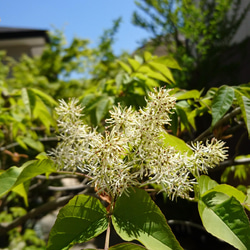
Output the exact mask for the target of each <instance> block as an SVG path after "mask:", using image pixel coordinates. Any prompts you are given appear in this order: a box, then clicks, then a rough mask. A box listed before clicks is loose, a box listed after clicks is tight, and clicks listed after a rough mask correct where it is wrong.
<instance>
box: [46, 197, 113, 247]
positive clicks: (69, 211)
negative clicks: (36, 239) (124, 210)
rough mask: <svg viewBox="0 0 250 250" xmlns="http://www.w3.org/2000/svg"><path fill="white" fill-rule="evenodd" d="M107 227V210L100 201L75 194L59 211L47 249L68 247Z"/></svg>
mask: <svg viewBox="0 0 250 250" xmlns="http://www.w3.org/2000/svg"><path fill="white" fill-rule="evenodd" d="M107 227H108V217H107V212H106V209H105V207H104V206H103V205H102V204H101V202H100V201H99V200H98V199H97V198H95V197H92V196H87V195H77V196H75V197H74V198H73V199H71V200H70V201H69V203H68V204H67V205H66V206H64V207H63V208H62V209H61V210H60V211H59V214H58V216H57V219H56V222H55V224H54V226H53V227H52V229H51V231H50V236H49V241H48V247H47V250H55V249H69V248H70V247H71V246H72V245H73V244H76V243H80V242H86V241H88V240H90V239H92V238H94V237H96V236H97V235H99V234H101V233H102V232H103V231H105V230H106V229H107Z"/></svg>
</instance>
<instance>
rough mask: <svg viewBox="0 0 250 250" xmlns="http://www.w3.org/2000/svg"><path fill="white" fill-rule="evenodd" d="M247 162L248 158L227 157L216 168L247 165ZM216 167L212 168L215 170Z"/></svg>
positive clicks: (249, 160)
mask: <svg viewBox="0 0 250 250" xmlns="http://www.w3.org/2000/svg"><path fill="white" fill-rule="evenodd" d="M248 164H250V158H243V159H229V160H226V161H223V162H221V163H220V165H219V166H218V168H219V169H221V168H226V167H229V166H237V165H248ZM218 168H215V169H214V170H216V169H218Z"/></svg>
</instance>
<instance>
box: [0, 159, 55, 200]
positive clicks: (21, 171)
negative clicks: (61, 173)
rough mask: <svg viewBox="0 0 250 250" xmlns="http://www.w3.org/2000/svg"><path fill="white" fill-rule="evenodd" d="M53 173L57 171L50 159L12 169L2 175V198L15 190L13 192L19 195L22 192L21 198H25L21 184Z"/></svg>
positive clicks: (0, 178) (0, 176) (0, 188)
mask: <svg viewBox="0 0 250 250" xmlns="http://www.w3.org/2000/svg"><path fill="white" fill-rule="evenodd" d="M52 172H56V169H55V167H54V163H53V161H52V160H49V159H45V160H33V161H28V162H26V163H24V164H23V165H22V166H21V167H19V168H17V167H11V168H9V169H8V170H6V171H4V172H3V173H1V175H0V183H1V185H0V196H2V195H5V194H6V193H8V192H10V191H12V190H13V189H14V190H13V191H15V192H17V193H19V194H20V192H21V196H23V197H24V196H25V194H24V193H23V192H24V190H21V189H22V188H23V187H22V186H21V185H20V184H24V183H25V182H27V181H29V180H30V179H32V178H33V177H35V176H37V175H39V174H44V173H46V174H49V173H52ZM19 185H20V186H19ZM24 185H26V184H24ZM18 186H19V187H18ZM24 198H25V197H24Z"/></svg>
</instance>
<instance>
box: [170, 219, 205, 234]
mask: <svg viewBox="0 0 250 250" xmlns="http://www.w3.org/2000/svg"><path fill="white" fill-rule="evenodd" d="M168 224H169V225H176V224H179V225H184V226H189V227H194V228H197V229H199V230H202V231H204V232H206V230H205V228H204V227H203V226H201V225H199V224H197V223H194V222H191V221H182V220H169V221H168Z"/></svg>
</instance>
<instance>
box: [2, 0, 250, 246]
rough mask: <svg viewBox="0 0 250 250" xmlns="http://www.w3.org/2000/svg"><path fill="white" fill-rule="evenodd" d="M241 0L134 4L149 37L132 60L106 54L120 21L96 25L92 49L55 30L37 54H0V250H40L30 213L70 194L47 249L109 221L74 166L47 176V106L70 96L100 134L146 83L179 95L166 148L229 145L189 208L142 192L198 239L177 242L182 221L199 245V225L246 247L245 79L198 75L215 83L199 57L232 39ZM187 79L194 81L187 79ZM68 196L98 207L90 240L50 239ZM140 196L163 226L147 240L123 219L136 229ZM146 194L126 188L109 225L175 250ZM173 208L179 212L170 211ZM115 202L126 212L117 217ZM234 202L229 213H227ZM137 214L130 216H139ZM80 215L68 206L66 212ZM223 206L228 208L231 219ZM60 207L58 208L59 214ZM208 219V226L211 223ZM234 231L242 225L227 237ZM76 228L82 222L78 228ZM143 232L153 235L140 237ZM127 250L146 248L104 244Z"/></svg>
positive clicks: (249, 128) (52, 118)
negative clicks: (210, 142) (161, 49)
mask: <svg viewBox="0 0 250 250" xmlns="http://www.w3.org/2000/svg"><path fill="white" fill-rule="evenodd" d="M240 2H241V1H215V0H214V1H200V5H198V6H197V5H195V4H194V3H193V2H191V1H184V0H183V1H175V4H176V5H174V1H138V6H139V8H140V9H142V10H144V11H145V12H146V13H150V19H149V20H147V19H144V18H143V17H142V16H140V15H139V14H136V13H135V14H134V23H135V24H136V25H139V26H141V27H143V28H146V29H148V30H149V31H150V32H152V34H153V39H152V42H150V43H149V45H147V46H146V48H145V49H144V50H143V51H138V53H135V55H133V56H131V55H128V54H126V53H124V54H122V55H120V56H116V55H114V53H113V51H112V44H113V42H114V37H115V34H116V32H117V31H118V28H119V25H120V21H121V20H120V19H117V20H115V21H114V23H113V27H112V28H111V29H109V30H106V31H105V32H104V34H103V35H102V37H101V39H100V44H99V46H98V47H97V48H90V46H89V43H88V41H87V40H82V39H78V38H75V39H74V40H73V41H72V42H71V43H70V44H69V45H66V42H65V39H64V37H63V34H62V33H61V32H60V31H55V32H54V33H52V34H51V35H50V41H51V42H50V44H48V45H47V47H46V48H45V50H44V52H43V54H42V55H41V56H40V57H37V58H30V57H28V56H26V55H24V56H23V57H22V58H21V59H20V61H18V62H17V61H14V59H12V58H9V57H7V56H6V54H5V52H1V54H0V59H1V60H0V63H1V65H0V90H1V98H0V106H1V111H0V154H1V159H0V164H1V165H0V171H1V172H0V183H1V186H0V196H1V201H0V234H1V236H0V237H1V238H0V239H1V240H0V242H1V243H0V244H1V245H0V247H2V248H7V249H14V248H15V249H17V248H16V247H19V248H18V249H45V241H44V240H42V239H43V235H42V234H41V233H40V231H39V227H38V225H39V219H40V218H41V217H43V216H45V215H46V214H48V213H50V212H51V211H53V210H54V209H56V208H58V207H60V206H63V205H65V204H66V203H67V202H68V201H69V200H70V202H69V203H68V204H67V205H66V206H65V207H64V208H63V209H62V210H61V211H60V213H59V217H58V221H57V222H56V224H55V226H54V228H53V229H52V231H51V239H50V242H49V247H50V248H51V249H55V248H53V244H57V243H58V242H61V243H62V244H64V245H65V246H66V247H67V245H68V244H71V243H72V241H73V242H82V241H87V240H89V239H90V238H92V237H95V236H96V235H99V234H101V232H103V231H105V230H106V228H107V225H106V223H107V222H106V217H107V214H106V209H105V206H104V203H103V202H102V203H100V202H99V200H97V198H96V197H92V198H90V196H88V195H87V194H91V195H94V190H93V189H92V188H91V187H89V186H86V179H85V177H84V176H82V175H80V174H79V173H74V174H72V173H67V172H63V173H61V172H60V173H58V172H56V170H55V168H54V165H53V163H52V162H51V161H50V160H49V159H47V157H46V155H45V153H44V152H48V151H49V150H50V149H51V148H52V147H55V145H56V143H57V137H56V134H57V132H58V128H57V126H56V115H55V113H54V108H55V107H56V106H57V100H58V99H61V98H64V99H67V98H69V97H77V98H79V100H80V102H81V104H82V105H83V106H85V113H86V115H85V116H84V119H85V121H86V122H87V123H89V124H91V125H92V126H94V127H95V126H97V127H98V130H99V131H103V130H104V120H105V119H106V118H107V117H108V116H109V112H108V111H109V110H110V109H111V108H112V106H113V105H118V103H120V105H122V106H130V105H131V106H132V107H133V108H135V109H137V108H138V107H139V106H144V105H145V99H144V98H145V96H147V93H148V92H149V91H150V90H152V89H153V88H154V87H160V86H166V87H167V88H171V89H172V94H173V95H175V96H176V98H177V103H176V109H175V112H174V113H173V114H172V117H171V118H172V126H171V127H170V126H166V131H167V132H168V135H169V136H168V138H166V143H168V144H169V145H174V146H176V147H177V148H178V149H179V150H183V148H184V149H185V148H186V145H185V144H184V142H186V143H189V142H190V141H205V140H207V139H211V138H212V137H216V138H218V139H223V140H225V141H226V142H227V145H228V146H229V158H228V160H226V161H225V162H223V163H222V164H220V166H218V167H217V168H216V169H214V170H213V171H211V172H209V176H210V178H209V177H204V176H201V178H200V180H199V188H198V190H197V192H196V193H195V196H194V197H195V201H196V202H197V204H198V206H196V205H194V204H196V203H195V202H191V201H183V200H177V201H173V202H172V201H169V200H168V199H166V197H164V195H157V194H156V193H155V192H150V195H151V198H152V199H154V200H155V202H156V204H157V205H158V206H159V207H160V208H161V210H162V211H163V213H164V215H165V216H166V218H167V219H168V222H169V225H170V226H171V227H172V230H173V231H174V233H175V234H176V238H177V240H179V241H180V245H181V246H182V247H185V244H187V246H194V247H196V248H198V247H199V246H198V245H197V244H198V243H199V240H200V239H199V238H198V236H197V234H196V236H195V237H194V238H195V240H194V241H193V242H188V243H185V236H183V235H187V231H188V230H186V231H185V232H183V234H180V233H179V231H178V228H179V227H178V225H183V226H187V225H189V227H190V228H191V229H192V231H193V232H195V229H197V228H199V230H200V231H199V233H200V234H199V237H201V236H202V235H203V234H205V235H206V237H207V238H206V239H207V241H209V240H210V238H209V237H210V236H208V234H207V233H204V231H203V230H204V228H203V227H202V226H201V225H203V226H204V227H205V228H206V230H207V231H208V232H209V233H211V234H212V235H214V236H216V237H218V238H220V239H223V240H224V241H226V242H228V243H229V244H231V245H233V246H234V247H236V248H238V249H247V244H248V243H249V238H247V235H249V234H248V232H249V230H250V229H249V221H248V218H247V216H246V213H247V214H248V215H249V212H247V211H249V204H250V203H249V202H250V201H249V193H250V188H249V173H250V152H249V147H248V146H249V134H250V133H249V132H250V85H249V83H245V84H241V83H239V85H234V86H228V85H224V84H225V83H223V82H221V84H220V86H213V87H209V85H208V81H206V79H207V78H206V76H207V75H209V76H211V78H213V77H216V75H215V74H217V73H216V71H214V70H213V68H211V67H210V66H211V65H212V63H211V65H210V64H209V63H208V61H209V60H211V59H213V60H217V58H218V56H219V55H220V53H223V51H224V49H225V48H227V47H228V46H229V45H230V41H231V39H232V35H233V34H235V32H236V30H237V27H238V26H239V24H240V22H241V21H242V20H243V18H244V17H245V14H246V12H244V13H243V15H242V16H241V17H239V16H238V15H237V6H238V5H239V4H240ZM187 6H188V8H187ZM231 6H235V7H234V9H233V10H232V11H233V18H231V19H228V16H227V12H228V9H229V8H230V7H231ZM249 6H250V5H249ZM248 8H249V7H248ZM204 11H205V13H204ZM246 11H247V10H246ZM207 13H209V15H208V14H207ZM193 31H195V32H193ZM155 44H156V45H159V44H164V45H165V46H166V50H167V52H168V55H162V56H156V55H154V53H153V51H154V49H153V48H154V46H155ZM205 71H206V75H204V72H205ZM197 74H198V77H194V75H196V76H197ZM209 79H210V78H209ZM185 88H187V89H185ZM174 136H175V137H174ZM176 137H178V138H179V139H178V138H176ZM180 139H181V140H180ZM66 177H68V178H71V179H74V180H76V182H77V185H76V186H73V187H67V186H65V185H64V184H63V179H65V178H66ZM211 178H213V179H214V180H216V182H215V181H214V180H212V179H211ZM225 183H227V184H225ZM152 188H153V187H152ZM75 195H79V196H75ZM73 197H74V198H73ZM76 197H79V199H80V200H78V201H77V202H79V203H84V202H85V201H86V202H87V203H88V202H89V203H91V204H92V205H91V206H93V211H92V210H91V211H89V213H94V214H95V215H96V211H99V212H100V213H99V216H100V217H92V215H91V218H96V219H95V221H94V222H95V223H96V224H94V225H96V227H94V228H91V229H89V228H87V231H88V230H90V231H88V233H89V235H88V233H86V232H85V233H84V234H83V235H84V237H85V238H82V237H83V236H82V237H79V238H78V239H76V238H74V239H73V240H72V239H70V240H68V241H67V242H66V240H65V241H64V240H61V239H57V238H56V237H57V234H58V230H59V229H60V230H62V228H64V226H62V225H61V224H60V223H62V224H64V223H65V225H66V226H65V227H67V225H68V222H65V221H64V220H63V219H61V218H66V219H67V218H68V217H69V214H71V209H72V207H70V206H71V205H72V203H74V202H76ZM141 197H143V198H144V199H145V203H146V205H145V206H146V207H147V206H149V207H150V208H152V207H153V211H154V213H155V214H148V217H147V219H148V220H149V222H152V221H154V218H156V217H157V218H159V220H161V221H162V222H161V223H160V224H161V225H162V227H164V229H162V228H160V229H155V230H159V231H162V232H163V235H160V236H159V235H155V234H154V233H153V232H152V231H150V230H149V228H146V229H145V230H144V231H143V230H142V232H141V231H140V233H138V232H139V231H138V230H137V229H136V230H134V231H133V230H132V229H133V226H134V227H136V228H137V227H138V225H140V224H141V223H143V222H142V221H141V218H136V217H134V216H136V215H133V214H132V213H133V209H132V208H131V207H128V206H129V205H131V203H132V202H133V203H132V204H134V205H133V206H134V207H137V208H138V209H139V210H140V209H143V208H142V207H141V206H140V204H137V203H136V202H137V201H140V199H141ZM72 198H73V199H72ZM151 198H150V197H149V196H148V194H147V193H146V192H145V191H144V190H136V192H135V193H134V196H132V197H130V198H129V197H127V196H122V197H120V199H119V200H118V201H117V203H118V205H117V207H115V210H114V213H113V215H112V221H113V224H114V228H115V230H116V231H117V233H118V234H119V236H120V237H121V238H122V239H124V240H134V239H136V240H139V241H140V242H141V243H143V245H144V246H146V247H147V248H152V246H151V244H152V243H153V244H156V245H157V244H158V245H157V246H158V247H157V249H161V246H162V245H161V244H163V248H162V249H166V248H164V247H166V245H168V246H170V249H171V247H172V248H173V249H177V246H178V248H179V243H178V242H177V241H176V240H175V238H174V236H173V235H172V233H171V231H170V230H169V226H168V224H167V222H166V221H165V218H164V216H163V214H162V213H161V211H160V210H159V209H158V207H157V206H155V203H154V202H153V201H152V199H151ZM71 199H72V200H71ZM127 199H131V200H129V201H127ZM93 204H94V205H93ZM119 204H120V205H119ZM136 204H137V205H136ZM182 204H184V207H185V211H184V212H183V211H181V210H180V209H181V208H180V207H181V206H182ZM123 207H124V208H126V211H128V214H123V212H124V209H123ZM232 207H234V208H235V210H234V211H231V208H232ZM223 209H224V210H223ZM244 209H245V210H244ZM139 210H138V211H137V212H138V213H141V212H143V211H139ZM191 210H192V211H195V212H192V215H193V216H192V218H190V212H189V211H191ZM222 210H223V211H226V213H224V212H223V211H222ZM235 211H237V213H236V212H235ZM79 213H80V212H77V211H76V218H78V217H79ZM232 213H233V214H234V215H233V216H232V217H231V215H232ZM60 214H63V215H62V217H60V216H61V215H60ZM156 214H157V216H156ZM121 215H122V216H121ZM226 215H229V217H230V218H231V219H232V221H229V220H228V218H226ZM126 216H128V217H132V218H135V221H131V225H130V226H127V227H126V225H123V224H124V223H125V221H126ZM199 217H200V218H201V220H202V223H201V221H200V219H199ZM86 218H89V215H88V214H86V215H83V216H82V217H81V218H78V219H77V220H76V222H75V223H76V224H77V223H78V220H80V221H81V223H82V221H85V220H86ZM208 218H209V219H208ZM238 218H240V219H241V221H242V224H241V225H239V224H237V223H239V221H238V220H237V219H238ZM61 220H62V221H61ZM100 221H101V222H102V223H103V224H100ZM163 221H164V222H163ZM211 221H212V222H211ZM157 223H158V222H157ZM210 223H215V224H216V225H217V226H218V227H217V226H216V227H217V229H218V230H216V229H215V228H214V227H213V226H211V224H210ZM58 224H60V226H58ZM225 228H227V230H226V231H225ZM237 228H241V229H242V230H241V231H240V232H237V230H236V229H237ZM70 229H72V228H69V230H70ZM78 229H79V228H78ZM78 229H77V230H78ZM82 230H83V229H82V228H80V229H79V232H83V231H82ZM131 230H132V231H131ZM130 231H131V232H130ZM222 232H223V233H222ZM224 232H225V233H224ZM64 233H65V231H64ZM137 233H138V234H137ZM164 233H165V234H167V235H168V237H170V239H172V240H170V243H169V242H163V243H162V242H161V239H162V238H168V237H167V236H166V235H165V234H164ZM146 234H148V235H150V237H152V238H150V240H148V239H147V237H145V235H146ZM170 235H171V236H170ZM188 237H189V238H190V236H188ZM64 239H65V238H64ZM152 239H153V240H152ZM212 239H213V240H214V241H213V240H210V242H213V243H214V244H222V243H221V242H219V241H216V239H215V238H212ZM45 240H47V239H45ZM215 242H216V243H215ZM164 244H165V245H164ZM102 247H103V246H102ZM126 247H128V248H126ZM136 247H137V248H138V249H144V248H143V247H142V246H138V245H134V243H130V244H128V243H127V244H123V245H116V246H113V247H111V248H110V249H123V248H124V249H130V248H131V249H137V248H136ZM203 247H204V243H203ZM220 247H222V246H221V245H220ZM244 247H245V248H244ZM60 248H61V246H60ZM58 249H59V248H58Z"/></svg>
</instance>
